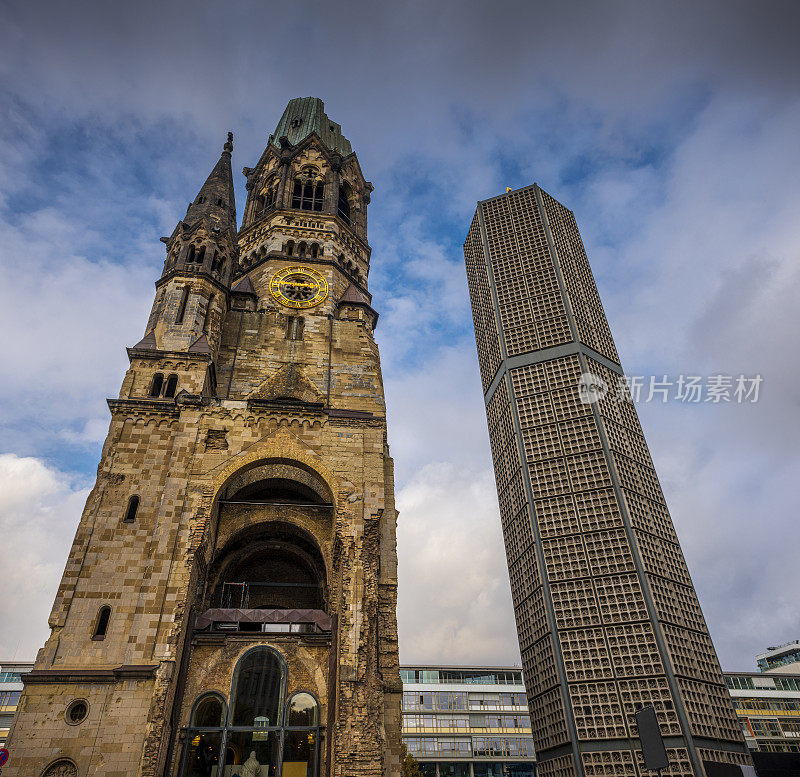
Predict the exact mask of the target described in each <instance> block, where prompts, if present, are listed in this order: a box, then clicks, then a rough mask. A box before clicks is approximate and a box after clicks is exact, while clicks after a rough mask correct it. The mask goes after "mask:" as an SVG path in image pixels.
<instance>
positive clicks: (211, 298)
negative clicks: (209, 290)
mask: <svg viewBox="0 0 800 777" xmlns="http://www.w3.org/2000/svg"><path fill="white" fill-rule="evenodd" d="M213 302H214V295H213V294H211V295H210V296H209V298H208V302H207V303H206V313H205V316H203V332H204V333H205V332H208V325H209V323H210V322H211V304H212V303H213Z"/></svg>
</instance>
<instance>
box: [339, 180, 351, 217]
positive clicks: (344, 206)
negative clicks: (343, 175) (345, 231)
mask: <svg viewBox="0 0 800 777" xmlns="http://www.w3.org/2000/svg"><path fill="white" fill-rule="evenodd" d="M337 212H338V213H339V216H340V218H341V219H342V220H343V221H344V222H345V224H349V223H350V201H349V200H348V198H347V189H346V188H345V187H344V186H340V187H339V202H338V205H337Z"/></svg>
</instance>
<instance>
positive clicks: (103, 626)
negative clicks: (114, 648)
mask: <svg viewBox="0 0 800 777" xmlns="http://www.w3.org/2000/svg"><path fill="white" fill-rule="evenodd" d="M109 618H111V608H110V607H101V608H100V612H98V613H97V620H96V621H95V624H94V633H93V634H92V639H93V640H103V639H105V638H106V632H107V631H108V621H109Z"/></svg>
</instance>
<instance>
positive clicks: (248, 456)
mask: <svg viewBox="0 0 800 777" xmlns="http://www.w3.org/2000/svg"><path fill="white" fill-rule="evenodd" d="M266 464H291V465H294V466H297V465H299V466H300V468H304V467H305V468H307V469H309V470H311V471H312V472H314V473H316V475H317V476H318V477H320V478H321V479H322V481H324V483H325V484H326V485H327V486H328V489H329V490H330V494H331V503H332V505H333V511H332V514H333V515H334V516H335V515H336V513H337V510H338V504H339V492H340V490H341V482H340V480H339V478H337V477H336V476H335V475H334V474H333V473H332V472H331V471H330V470H329V469H328V468H327V467H326V466H325V464H324V463H323V462H322V460H321V459H320V458H319V457H318V456H317V455H316V454H315V453H313V452H312V451H310V450H309V449H308V448H306V447H304V446H303V445H302V444H301V443H300V441H299V440H298V439H297V438H296V437H294V435H291V434H287V433H285V432H284V433H279V434H275V435H273V436H272V437H270V438H269V439H266V440H262V441H261V442H259V443H256V444H255V445H253V446H252V447H251V448H249V449H247V450H246V451H242V453H240V454H239V455H238V456H234V457H233V458H232V459H230V460H229V461H228V462H226V463H224V464H220V465H219V466H218V467H217V468H216V469H214V470H212V471H211V472H210V473H209V479H208V481H207V482H206V485H205V487H204V488H203V498H202V501H201V503H200V507H199V508H198V510H197V513H196V520H195V521H194V523H193V525H192V528H191V534H192V539H191V542H190V548H189V550H190V555H193V554H194V552H196V551H197V550H198V549H199V548H200V546H201V545H202V543H203V540H204V539H205V537H206V533H207V531H208V526H209V522H210V519H211V516H212V514H213V512H214V508H215V506H216V503H217V502H218V500H219V499H220V496H221V494H222V493H223V492H224V489H225V488H226V486H227V485H228V483H229V482H230V481H231V480H232V478H233V477H234V476H235V475H237V474H239V473H245V472H246V471H247V470H250V469H254V468H255V467H258V466H259V465H266Z"/></svg>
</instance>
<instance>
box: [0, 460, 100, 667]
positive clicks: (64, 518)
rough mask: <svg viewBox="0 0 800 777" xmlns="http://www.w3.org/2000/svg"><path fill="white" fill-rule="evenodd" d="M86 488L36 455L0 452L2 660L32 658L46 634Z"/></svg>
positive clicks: (0, 611)
mask: <svg viewBox="0 0 800 777" xmlns="http://www.w3.org/2000/svg"><path fill="white" fill-rule="evenodd" d="M88 492H89V490H88V489H87V488H84V487H81V486H80V485H78V484H75V483H72V482H71V481H70V480H68V479H67V477H66V476H65V475H64V474H63V473H61V472H59V471H58V470H56V469H53V468H52V467H50V466H48V465H47V464H46V463H45V462H43V461H41V460H40V459H36V458H30V457H29V458H23V457H20V456H16V455H14V454H10V453H5V454H0V534H2V536H3V537H4V540H5V541H4V546H5V547H4V553H3V562H2V563H3V590H4V596H3V601H2V604H0V614H1V615H2V622H3V628H2V629H1V630H0V655H2V656H3V657H4V658H6V659H11V660H19V661H22V660H25V659H31V658H33V656H34V652H33V651H35V650H36V649H37V647H40V646H41V645H42V644H44V640H45V639H46V638H47V636H48V634H49V629H48V627H47V618H48V616H49V614H50V606H51V604H52V602H53V599H54V598H55V594H56V589H57V588H58V583H59V581H60V580H61V573H62V571H63V567H64V563H65V562H66V559H67V554H68V553H69V549H70V546H71V545H72V538H73V535H74V533H75V530H76V528H77V525H78V520H79V518H80V514H81V511H82V509H83V505H84V502H85V501H86V497H87V496H88Z"/></svg>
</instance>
